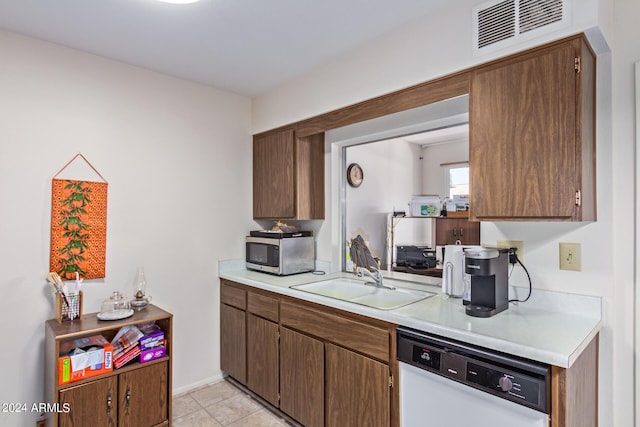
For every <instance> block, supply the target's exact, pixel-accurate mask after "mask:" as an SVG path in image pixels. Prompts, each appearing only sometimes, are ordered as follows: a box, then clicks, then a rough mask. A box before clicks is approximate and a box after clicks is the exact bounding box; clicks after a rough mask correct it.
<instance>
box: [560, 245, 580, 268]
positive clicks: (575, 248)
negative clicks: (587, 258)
mask: <svg viewBox="0 0 640 427" xmlns="http://www.w3.org/2000/svg"><path fill="white" fill-rule="evenodd" d="M560 270H572V271H582V244H580V243H562V242H560Z"/></svg>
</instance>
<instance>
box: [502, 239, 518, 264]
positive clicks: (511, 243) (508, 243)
mask: <svg viewBox="0 0 640 427" xmlns="http://www.w3.org/2000/svg"><path fill="white" fill-rule="evenodd" d="M496 246H498V247H501V248H516V255H518V259H519V260H520V261H521V262H524V242H523V241H522V240H498V241H497V242H496Z"/></svg>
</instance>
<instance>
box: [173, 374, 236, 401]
mask: <svg viewBox="0 0 640 427" xmlns="http://www.w3.org/2000/svg"><path fill="white" fill-rule="evenodd" d="M222 380H224V376H223V374H222V372H220V373H219V374H218V375H214V376H212V377H209V378H205V379H203V380H200V381H197V382H195V383H191V384H189V385H185V386H182V387H177V388H174V389H173V391H172V393H173V396H178V395H180V394H185V393H189V392H191V391H194V390H196V389H199V388H202V387H204V386H208V385H211V384H215V383H219V382H220V381H222Z"/></svg>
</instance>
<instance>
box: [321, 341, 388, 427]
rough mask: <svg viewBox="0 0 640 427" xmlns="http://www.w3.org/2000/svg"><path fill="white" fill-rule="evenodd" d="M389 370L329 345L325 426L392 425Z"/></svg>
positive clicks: (378, 363)
mask: <svg viewBox="0 0 640 427" xmlns="http://www.w3.org/2000/svg"><path fill="white" fill-rule="evenodd" d="M389 390H390V384H389V366H388V365H385V364H383V363H380V362H378V361H376V360H373V359H370V358H368V357H365V356H362V355H360V354H357V353H354V352H353V351H350V350H347V349H344V348H342V347H338V346H336V345H333V344H326V400H325V404H326V417H327V419H326V423H325V425H326V426H336V427H342V426H388V425H390V422H391V420H390V391H389Z"/></svg>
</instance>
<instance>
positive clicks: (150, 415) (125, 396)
mask: <svg viewBox="0 0 640 427" xmlns="http://www.w3.org/2000/svg"><path fill="white" fill-rule="evenodd" d="M168 392H169V390H168V389H167V362H163V363H158V364H155V365H151V366H147V367H144V368H141V369H136V370H135V371H129V372H126V373H124V374H121V375H119V376H118V396H119V398H118V418H119V422H118V425H119V426H120V427H138V426H156V425H161V424H162V423H163V422H166V421H167V399H166V396H167V393H168ZM94 425H96V424H94Z"/></svg>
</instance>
